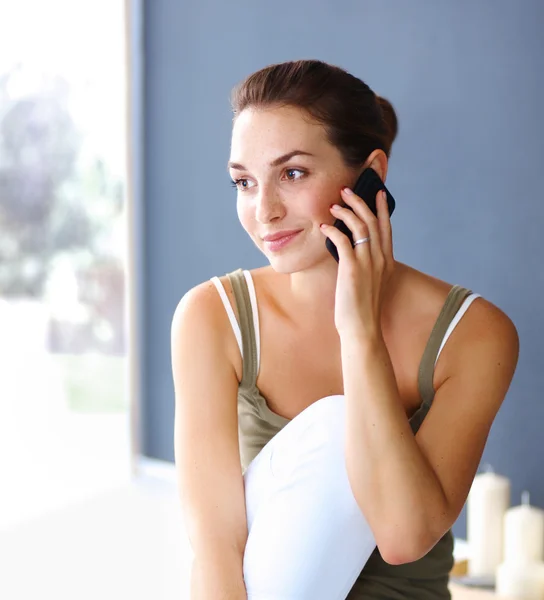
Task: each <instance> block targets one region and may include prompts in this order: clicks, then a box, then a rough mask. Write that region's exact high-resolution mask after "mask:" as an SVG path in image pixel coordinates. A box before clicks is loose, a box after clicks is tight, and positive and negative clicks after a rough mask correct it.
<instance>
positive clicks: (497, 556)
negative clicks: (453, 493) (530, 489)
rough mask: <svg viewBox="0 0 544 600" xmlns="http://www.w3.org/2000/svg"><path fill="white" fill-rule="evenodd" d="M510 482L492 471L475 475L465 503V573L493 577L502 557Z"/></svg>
mask: <svg viewBox="0 0 544 600" xmlns="http://www.w3.org/2000/svg"><path fill="white" fill-rule="evenodd" d="M509 505H510V481H509V480H508V479H507V478H506V477H501V476H500V475H496V474H495V473H493V472H492V471H488V472H486V473H481V474H479V475H476V477H475V478H474V481H473V482H472V486H471V488H470V492H469V495H468V500H467V541H468V545H469V552H470V556H469V560H468V573H469V575H476V576H482V575H483V576H491V577H492V576H494V575H495V571H496V569H497V567H498V566H499V564H500V563H501V562H502V556H503V529H504V514H505V513H506V510H507V509H508V507H509Z"/></svg>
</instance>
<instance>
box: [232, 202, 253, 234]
mask: <svg viewBox="0 0 544 600" xmlns="http://www.w3.org/2000/svg"><path fill="white" fill-rule="evenodd" d="M236 212H237V214H238V220H239V221H240V224H241V225H242V227H243V228H244V229H245V230H246V231H247V233H249V234H250V235H251V233H252V229H253V227H254V223H255V219H252V218H251V211H250V208H249V207H248V206H247V204H245V203H244V202H243V201H241V200H240V201H238V202H237V204H236Z"/></svg>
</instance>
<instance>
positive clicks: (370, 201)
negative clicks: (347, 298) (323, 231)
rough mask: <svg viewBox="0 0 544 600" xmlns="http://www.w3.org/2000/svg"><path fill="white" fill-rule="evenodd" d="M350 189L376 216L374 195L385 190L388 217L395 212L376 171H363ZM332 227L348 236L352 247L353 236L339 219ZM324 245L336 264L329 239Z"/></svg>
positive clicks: (332, 245)
mask: <svg viewBox="0 0 544 600" xmlns="http://www.w3.org/2000/svg"><path fill="white" fill-rule="evenodd" d="M352 189H353V191H354V192H355V194H357V196H359V197H360V198H362V199H363V200H364V201H365V202H366V203H367V205H368V208H370V210H371V211H372V212H373V213H374V214H375V215H376V216H377V215H378V209H377V208H376V194H377V193H378V190H385V194H386V196H387V206H388V207H389V216H391V215H392V214H393V211H394V210H395V199H394V198H393V196H392V195H391V193H390V192H389V190H388V189H387V188H386V187H385V185H384V183H383V181H382V180H381V179H380V176H379V175H378V174H377V173H376V171H374V169H371V168H368V169H365V170H364V171H363V172H362V173H361V175H359V178H358V179H357V181H356V182H355V185H354V186H353V188H352ZM342 204H343V206H345V207H346V208H349V209H350V210H353V209H352V208H351V207H350V206H347V205H346V204H345V203H342ZM334 226H335V227H336V228H337V229H339V230H340V231H341V232H342V233H344V234H345V235H347V236H348V238H349V240H350V242H351V245H352V246H353V236H352V235H351V231H350V229H349V227H348V226H347V225H346V224H345V223H344V221H342V220H341V219H336V221H335V222H334ZM325 245H326V246H327V250H328V251H329V252H330V253H331V254H332V256H333V258H334V260H335V261H336V262H338V260H339V259H338V250H337V249H336V246H335V245H334V244H333V243H332V241H331V240H330V239H329V238H327V239H326V241H325Z"/></svg>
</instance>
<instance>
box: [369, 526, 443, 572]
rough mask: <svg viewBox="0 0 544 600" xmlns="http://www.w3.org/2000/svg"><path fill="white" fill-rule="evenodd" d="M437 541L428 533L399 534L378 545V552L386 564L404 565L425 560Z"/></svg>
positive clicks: (409, 532)
mask: <svg viewBox="0 0 544 600" xmlns="http://www.w3.org/2000/svg"><path fill="white" fill-rule="evenodd" d="M436 541H437V540H434V539H433V538H432V536H431V535H430V534H429V533H428V532H427V531H414V530H411V531H406V532H403V533H400V532H397V533H396V535H389V536H387V537H386V538H385V539H383V540H382V541H381V542H380V543H378V550H379V551H380V555H381V557H382V558H383V560H384V561H385V562H386V563H388V564H390V565H404V564H406V563H411V562H414V561H416V560H419V559H420V558H423V556H425V555H426V554H427V553H428V552H429V551H430V550H431V549H432V548H433V546H434V545H435V544H436Z"/></svg>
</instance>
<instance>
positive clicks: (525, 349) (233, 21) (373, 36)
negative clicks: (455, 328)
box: [141, 0, 544, 535]
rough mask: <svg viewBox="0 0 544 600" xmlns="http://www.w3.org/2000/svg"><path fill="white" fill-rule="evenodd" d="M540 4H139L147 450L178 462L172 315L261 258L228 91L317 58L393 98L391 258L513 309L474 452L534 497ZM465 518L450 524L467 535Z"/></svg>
mask: <svg viewBox="0 0 544 600" xmlns="http://www.w3.org/2000/svg"><path fill="white" fill-rule="evenodd" d="M543 6H544V4H543V3H542V2H541V0H525V1H517V2H513V1H512V0H509V1H504V0H478V1H476V2H474V1H470V0H464V1H459V0H458V1H456V2H449V3H445V2H434V1H433V0H428V1H411V2H400V1H398V2H393V1H389V2H370V1H357V2H356V1H354V0H352V1H348V0H343V1H340V0H336V1H335V2H333V1H326V0H321V2H313V1H310V0H304V1H298V2H293V0H288V1H286V0H276V1H275V2H269V3H260V2H254V1H250V0H235V1H233V2H220V1H219V0H216V1H212V0H198V1H197V0H192V1H185V2H180V1H179V0H154V1H153V2H148V3H146V5H145V9H144V15H143V17H144V21H143V22H144V51H143V52H144V61H145V86H144V90H145V97H144V100H145V101H144V106H145V108H144V112H143V114H144V132H145V145H144V153H145V164H144V182H145V183H144V187H143V190H144V194H143V198H144V200H143V202H144V204H143V213H142V214H143V225H144V234H145V236H144V237H145V247H144V252H143V257H142V267H143V268H144V275H145V297H143V298H142V299H141V300H142V306H143V307H145V309H143V310H144V311H145V312H143V314H142V315H141V316H142V322H143V323H144V330H143V337H142V339H143V344H144V348H143V351H144V365H145V369H144V371H143V373H142V378H143V384H144V398H143V406H142V411H143V414H142V422H143V424H144V429H143V431H142V435H143V443H144V445H143V451H144V454H145V455H147V456H151V457H157V458H161V459H165V460H173V416H174V397H173V386H172V378H171V371H170V337H169V336H170V322H171V318H172V314H173V312H174V309H175V307H176V304H177V302H178V300H179V299H180V297H181V296H182V295H183V294H184V293H185V292H186V291H187V290H188V289H189V288H191V287H192V286H194V285H196V284H197V283H199V282H201V281H203V280H205V279H207V278H209V277H211V276H213V275H221V274H224V273H225V272H227V271H230V270H233V269H235V268H237V267H240V266H243V267H244V268H255V267H257V266H261V265H263V264H264V260H265V259H264V257H263V256H262V255H261V254H260V253H259V252H258V251H257V250H256V249H255V248H254V247H253V244H252V243H251V242H250V240H249V238H247V237H246V234H245V233H244V232H243V230H242V228H241V226H240V224H239V223H238V220H237V217H236V210H235V194H234V191H233V190H232V189H231V188H230V187H229V186H228V176H227V174H226V170H225V165H226V161H227V159H228V155H229V137H230V125H231V115H230V108H229V103H228V98H229V92H230V89H231V87H232V86H233V85H234V84H235V83H236V82H238V81H239V80H241V79H242V78H243V77H245V76H246V75H248V74H249V73H250V72H252V71H254V70H256V69H259V68H261V67H263V66H265V65H267V64H270V63H273V62H279V61H283V60H291V59H298V58H319V59H322V60H326V61H329V62H331V63H334V64H338V65H340V66H342V67H344V68H347V69H348V70H350V71H352V72H353V73H354V74H356V75H358V76H359V77H361V78H362V79H364V80H365V81H366V82H367V83H368V84H369V85H370V86H371V87H372V88H373V89H374V90H375V91H376V92H377V93H379V94H381V95H383V96H385V97H387V98H389V99H390V100H391V101H392V103H393V104H394V106H395V107H396V109H397V112H398V116H399V121H400V133H399V137H398V139H397V141H396V142H395V145H394V147H393V154H392V157H391V163H390V174H389V178H388V183H389V187H390V189H391V190H392V192H393V194H394V195H395V197H396V199H397V210H396V213H395V215H394V217H393V226H394V242H395V251H396V257H397V259H398V260H400V261H403V262H406V263H408V264H410V265H412V266H414V267H415V268H417V269H421V270H423V271H425V272H427V273H430V274H433V275H435V276H437V277H440V278H442V279H445V280H446V281H449V282H451V283H460V284H462V285H465V286H467V287H470V288H472V289H473V290H475V291H478V292H479V293H481V294H482V295H484V296H485V297H486V298H488V299H489V300H491V301H492V302H494V303H495V304H497V305H498V306H499V307H501V308H502V309H503V310H504V311H506V313H507V314H508V315H510V317H511V318H512V319H513V321H514V322H515V324H516V326H517V328H518V331H519V335H520V338H521V356H520V360H519V366H518V370H517V373H516V376H515V378H514V381H513V384H512V387H511V389H510V392H509V394H508V397H507V399H506V401H505V403H504V405H503V407H502V409H501V411H500V413H499V415H498V417H497V419H496V421H495V423H494V426H493V428H492V432H491V435H490V438H489V441H488V443H487V447H486V450H485V455H484V459H483V460H484V461H485V462H489V463H491V464H492V465H493V467H494V468H495V470H496V471H498V472H500V473H503V474H505V475H506V476H508V477H509V478H511V479H512V482H513V488H512V502H513V503H516V504H517V503H519V497H520V493H521V491H522V489H525V488H527V489H529V490H530V492H531V497H532V500H533V501H534V503H535V504H537V505H539V506H542V507H544V479H543V477H542V468H541V460H542V457H543V454H544V453H543V450H544V441H543V436H542V433H541V428H542V424H543V423H544V401H543V400H544V398H543V396H544V368H543V367H544V365H543V362H542V352H541V338H542V335H543V333H544V329H543V327H542V325H543V316H542V306H541V304H542V298H544V271H543V270H542V260H543V259H544V236H543V235H542V233H543V227H544V203H543V200H542V171H543V164H542V163H543V158H544V120H543V119H542V106H543V104H544V68H543V65H542V59H543V57H544V42H543V40H544V36H543V35H542V30H543V28H544V8H543ZM464 528H465V522H464V513H463V515H462V517H461V518H460V520H459V521H458V523H457V524H456V526H455V528H454V532H455V533H456V534H457V535H463V534H464V532H465V529H464Z"/></svg>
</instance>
